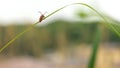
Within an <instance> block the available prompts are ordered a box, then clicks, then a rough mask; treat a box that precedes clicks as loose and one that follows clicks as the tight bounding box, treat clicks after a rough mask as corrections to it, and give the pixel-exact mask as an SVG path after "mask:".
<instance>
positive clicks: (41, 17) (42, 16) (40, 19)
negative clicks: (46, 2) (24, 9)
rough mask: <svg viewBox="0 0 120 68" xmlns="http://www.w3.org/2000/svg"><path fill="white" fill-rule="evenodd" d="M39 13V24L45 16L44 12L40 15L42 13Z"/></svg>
mask: <svg viewBox="0 0 120 68" xmlns="http://www.w3.org/2000/svg"><path fill="white" fill-rule="evenodd" d="M39 13H40V14H41V15H40V18H39V22H41V21H42V20H43V19H44V17H45V16H44V15H45V13H46V12H45V13H44V14H42V13H41V12H40V11H39Z"/></svg>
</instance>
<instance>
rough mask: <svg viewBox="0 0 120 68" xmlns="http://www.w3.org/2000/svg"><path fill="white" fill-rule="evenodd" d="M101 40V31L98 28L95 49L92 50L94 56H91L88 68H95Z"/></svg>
mask: <svg viewBox="0 0 120 68" xmlns="http://www.w3.org/2000/svg"><path fill="white" fill-rule="evenodd" d="M100 39H101V30H100V29H99V28H98V29H97V30H96V36H95V39H94V41H93V47H92V48H93V49H92V54H91V56H90V60H89V63H88V68H95V62H96V58H97V57H96V56H97V52H98V48H99V43H100Z"/></svg>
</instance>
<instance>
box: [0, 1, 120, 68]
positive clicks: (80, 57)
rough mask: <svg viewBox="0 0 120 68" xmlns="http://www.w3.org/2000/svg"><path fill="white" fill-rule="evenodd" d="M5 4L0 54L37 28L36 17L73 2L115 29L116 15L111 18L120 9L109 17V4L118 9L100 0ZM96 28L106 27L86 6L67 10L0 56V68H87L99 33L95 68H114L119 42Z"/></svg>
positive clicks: (0, 15)
mask: <svg viewBox="0 0 120 68" xmlns="http://www.w3.org/2000/svg"><path fill="white" fill-rule="evenodd" d="M7 1H8V0H5V1H0V2H1V3H3V4H2V5H1V7H0V9H1V11H0V12H1V13H0V48H2V47H3V46H4V45H5V44H6V43H8V41H10V40H11V39H12V38H14V37H15V36H16V35H17V34H19V33H20V32H22V31H24V30H25V29H27V28H30V27H31V25H32V24H33V23H35V22H37V21H38V19H39V16H40V14H39V13H38V11H41V12H43V13H44V12H47V13H46V14H45V16H47V15H49V14H50V13H51V12H52V11H54V10H56V9H57V8H59V7H62V6H64V5H66V4H70V3H74V2H83V3H87V4H90V5H91V6H93V7H94V8H95V9H96V10H98V11H99V12H101V14H103V15H104V16H105V17H107V18H108V19H109V20H110V21H112V22H113V23H119V16H117V15H119V13H117V12H114V11H115V10H118V11H119V9H115V10H114V9H112V10H114V11H112V12H111V9H110V8H106V7H109V5H110V4H111V3H115V4H117V1H115V0H114V1H112V0H111V1H110V2H109V3H108V1H102V0H101V1H99V0H81V1H78V0H74V1H72V0H71V1H69V2H68V1H66V0H65V1H60V0H58V1H57V0H55V1H53V2H52V1H50V2H49V1H48V0H45V2H44V1H41V0H30V2H29V1H27V0H24V1H20V0H16V1H14V0H9V1H8V2H9V3H10V4H8V2H7ZM58 2H59V3H58ZM6 3H7V4H8V5H7V4H6ZM42 3H43V4H42ZM57 3H58V4H57ZM104 3H105V4H106V5H104ZM107 3H108V4H107ZM11 4H12V6H10V7H9V5H11ZM51 4H54V5H51ZM115 4H114V5H115ZM3 5H4V7H2V6H3ZM15 5H16V6H15ZM25 5H26V6H25ZM49 5H50V6H49ZM55 5H56V7H55ZM103 5H104V6H103ZM21 6H23V7H24V8H23V7H21ZM31 6H33V7H31ZM41 6H42V7H41ZM103 7H104V8H103ZM7 8H9V9H7ZM26 8H28V9H26ZM113 8H116V7H113ZM18 9H19V10H18ZM108 10H109V11H108ZM114 13H116V14H114ZM12 14H13V15H12ZM101 23H105V22H104V21H103V20H102V18H100V17H99V16H98V15H97V14H96V13H95V12H94V11H92V10H90V9H89V8H87V7H85V6H79V5H78V6H77V5H76V6H70V7H67V8H65V9H63V10H61V11H59V12H58V13H56V14H54V15H53V16H50V17H49V18H47V19H46V20H44V21H43V22H41V23H39V24H38V25H36V26H35V27H33V28H32V29H31V30H29V31H28V32H26V33H24V34H23V35H22V36H21V37H20V38H19V39H17V40H15V41H14V42H13V43H12V44H11V45H10V46H8V47H7V48H6V49H5V50H3V51H2V52H1V53H0V68H19V67H20V68H87V65H88V63H89V59H90V57H91V54H92V48H93V44H94V43H95V42H94V41H95V40H96V39H95V36H96V32H97V31H99V30H98V29H99V28H100V31H101V33H100V35H101V40H100V41H99V45H100V46H99V48H98V52H97V58H96V59H97V60H96V64H95V68H119V67H120V58H119V57H120V48H119V45H120V43H119V42H120V38H119V37H118V36H117V34H115V33H114V32H113V31H112V30H110V29H109V28H107V27H106V26H105V24H101Z"/></svg>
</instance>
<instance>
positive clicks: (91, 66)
mask: <svg viewBox="0 0 120 68" xmlns="http://www.w3.org/2000/svg"><path fill="white" fill-rule="evenodd" d="M71 5H83V6H86V7H88V8H90V9H92V10H93V11H95V12H96V13H97V14H98V15H99V16H100V17H101V18H102V19H103V20H104V21H105V23H104V24H105V25H107V26H108V27H109V28H111V29H112V30H113V31H114V32H115V33H116V34H117V35H118V36H119V37H120V32H119V30H117V29H116V28H115V27H114V26H113V25H112V24H111V23H109V22H108V20H107V19H106V18H105V17H104V16H103V15H102V14H100V13H99V12H98V11H97V10H95V9H94V8H93V7H91V6H89V5H87V4H84V3H73V4H69V5H66V6H63V7H62V8H59V9H57V10H55V11H54V12H52V13H51V14H49V15H48V16H46V17H45V18H44V19H43V20H45V19H46V18H48V17H50V16H51V15H53V14H55V13H56V12H58V11H60V10H62V9H64V8H65V7H68V6H71ZM38 23H39V22H36V23H35V24H33V25H32V26H31V27H29V28H28V29H25V30H24V31H23V32H21V33H19V34H18V35H17V36H15V37H14V38H13V39H11V40H10V41H9V42H8V43H7V44H5V45H4V46H3V47H2V48H0V53H1V52H2V51H3V50H4V49H5V48H7V47H8V46H9V45H10V44H11V43H12V42H14V41H15V40H17V39H18V38H19V37H20V36H22V35H23V34H24V33H26V32H27V31H29V30H30V29H31V28H32V27H34V26H35V25H37V24H38ZM94 45H96V47H95V50H94V51H97V49H98V46H97V42H96V44H94ZM94 51H93V52H94ZM95 54H96V52H95V53H94V54H92V56H91V57H92V58H91V59H90V61H92V62H90V63H89V67H88V68H93V67H94V64H95V57H96V56H95ZM93 58H94V59H93Z"/></svg>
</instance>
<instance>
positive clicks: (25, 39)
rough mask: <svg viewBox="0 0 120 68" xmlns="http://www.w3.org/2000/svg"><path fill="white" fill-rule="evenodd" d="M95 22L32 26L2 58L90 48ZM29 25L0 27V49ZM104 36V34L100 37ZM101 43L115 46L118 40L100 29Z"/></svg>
mask: <svg viewBox="0 0 120 68" xmlns="http://www.w3.org/2000/svg"><path fill="white" fill-rule="evenodd" d="M98 25H99V22H68V21H64V20H56V21H53V22H51V23H49V24H48V25H45V26H36V27H34V28H33V29H31V31H28V32H27V33H25V34H24V35H23V36H22V37H20V38H19V39H17V40H16V41H15V42H14V43H13V44H12V45H11V46H9V47H8V48H7V49H5V51H4V52H3V54H6V53H7V55H8V56H14V55H16V56H19V55H29V56H36V57H39V56H41V55H42V54H43V53H47V52H54V51H55V50H58V49H60V48H61V49H62V46H63V47H66V46H69V45H71V44H72V45H76V44H81V43H86V44H91V43H92V42H93V37H94V34H95V32H96V31H95V30H96V28H97V27H98ZM29 26H30V25H16V26H14V25H12V26H7V27H5V26H0V47H2V45H4V44H5V43H7V42H8V41H9V40H10V39H11V38H13V37H14V36H15V35H17V34H18V33H20V32H21V31H23V30H24V29H26V28H28V27H29ZM104 32H105V33H104ZM104 32H103V33H104V34H105V36H106V37H103V39H105V40H104V41H102V42H119V41H120V39H119V38H118V37H117V36H116V35H115V34H113V33H112V32H111V31H109V30H108V29H106V28H104Z"/></svg>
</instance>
